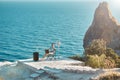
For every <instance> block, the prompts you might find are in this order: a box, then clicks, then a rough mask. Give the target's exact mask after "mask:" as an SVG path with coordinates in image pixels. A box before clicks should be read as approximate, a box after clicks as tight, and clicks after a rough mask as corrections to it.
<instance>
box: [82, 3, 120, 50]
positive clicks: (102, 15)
mask: <svg viewBox="0 0 120 80" xmlns="http://www.w3.org/2000/svg"><path fill="white" fill-rule="evenodd" d="M94 39H103V40H105V41H106V42H107V46H108V47H111V48H113V49H115V50H116V49H117V50H120V25H119V24H118V22H117V20H116V19H115V18H114V17H113V16H112V14H111V11H110V10H109V6H108V4H107V3H106V2H103V3H100V4H99V6H98V7H97V9H96V11H95V14H94V19H93V22H92V25H91V26H90V27H89V29H88V30H87V32H86V34H85V37H84V45H83V47H84V48H86V47H87V46H88V45H89V44H90V42H91V41H92V40H94Z"/></svg>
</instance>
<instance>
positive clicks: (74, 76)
mask: <svg viewBox="0 0 120 80" xmlns="http://www.w3.org/2000/svg"><path fill="white" fill-rule="evenodd" d="M80 63H81V62H79V61H74V60H57V61H56V60H53V61H49V60H47V61H38V62H34V61H32V60H31V59H30V60H23V61H19V62H18V63H15V62H14V63H10V62H1V63H0V80H33V79H30V75H31V74H34V73H36V71H37V70H39V69H40V68H42V69H44V70H46V69H45V67H46V66H47V67H49V68H50V69H51V70H54V71H55V70H56V71H58V70H60V72H57V73H54V76H55V77H57V79H56V80H89V79H90V78H91V77H97V76H98V75H99V74H101V73H104V72H105V71H108V70H107V69H106V70H105V69H104V70H102V69H93V68H91V67H87V66H83V65H81V64H80ZM35 66H36V67H35ZM30 67H34V68H36V69H32V68H30ZM112 70H114V71H115V70H117V71H118V72H119V71H120V69H119V68H118V69H112ZM27 78H28V79H27ZM39 78H40V79H39ZM39 78H38V79H37V80H54V78H52V77H51V74H46V73H45V72H44V73H42V74H40V77H39Z"/></svg>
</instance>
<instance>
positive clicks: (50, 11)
mask: <svg viewBox="0 0 120 80" xmlns="http://www.w3.org/2000/svg"><path fill="white" fill-rule="evenodd" d="M98 4H99V2H91V1H89V2H86V1H83V2H82V1H80V2H24V1H23V2H19V1H18V2H17V1H3V2H2V1H1V2H0V61H16V60H20V59H29V58H32V57H33V52H36V51H37V52H39V57H40V58H42V57H43V55H44V54H45V49H49V48H50V46H51V43H55V47H56V55H58V56H61V57H63V58H66V57H70V56H73V55H81V56H82V55H83V54H84V48H83V39H84V35H85V33H86V31H87V29H88V28H89V26H90V25H91V23H92V20H93V17H94V11H95V9H96V7H97V6H98ZM114 14H115V13H114ZM115 15H116V16H117V14H115ZM119 17H120V16H119ZM119 19H120V18H119ZM58 43H59V45H58Z"/></svg>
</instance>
